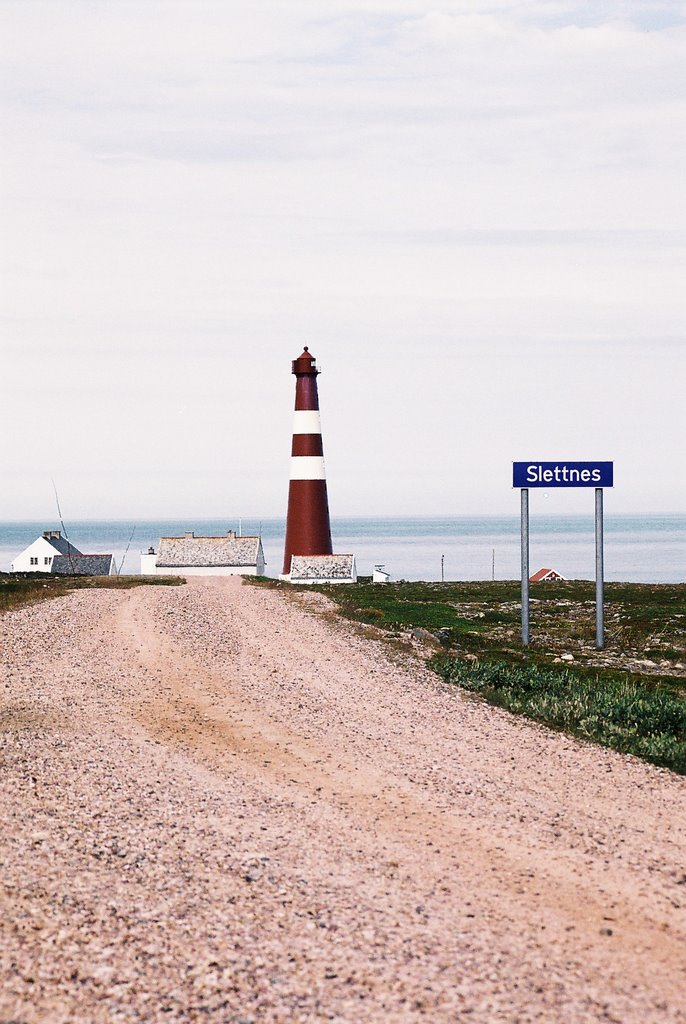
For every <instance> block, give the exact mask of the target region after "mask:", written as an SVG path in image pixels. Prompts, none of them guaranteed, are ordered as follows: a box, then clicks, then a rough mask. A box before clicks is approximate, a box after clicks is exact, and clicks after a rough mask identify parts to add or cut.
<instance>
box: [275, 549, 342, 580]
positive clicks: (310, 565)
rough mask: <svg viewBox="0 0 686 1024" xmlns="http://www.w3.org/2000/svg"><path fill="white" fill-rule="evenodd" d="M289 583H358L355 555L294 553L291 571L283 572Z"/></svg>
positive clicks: (282, 576)
mask: <svg viewBox="0 0 686 1024" xmlns="http://www.w3.org/2000/svg"><path fill="white" fill-rule="evenodd" d="M279 579H280V580H284V581H285V582H287V583H298V584H312V583H357V566H356V564H355V556H354V555H292V556H291V571H290V572H289V573H282V574H281V576H279Z"/></svg>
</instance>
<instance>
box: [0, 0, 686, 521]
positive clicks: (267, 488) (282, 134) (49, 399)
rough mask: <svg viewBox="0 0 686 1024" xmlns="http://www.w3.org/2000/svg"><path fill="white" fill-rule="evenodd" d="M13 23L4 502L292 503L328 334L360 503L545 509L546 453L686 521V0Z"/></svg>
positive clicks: (570, 499)
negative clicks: (305, 367) (295, 438)
mask: <svg viewBox="0 0 686 1024" xmlns="http://www.w3.org/2000/svg"><path fill="white" fill-rule="evenodd" d="M0 34H1V35H2V38H3V40H4V43H3V58H2V73H1V95H2V140H3V141H2V154H1V156H0V168H1V173H2V207H3V209H2V221H3V223H2V230H1V233H0V238H1V243H0V247H1V249H2V306H1V310H0V313H1V329H2V335H1V341H2V360H1V364H0V366H1V371H2V377H1V386H0V426H1V427H2V448H1V452H2V454H1V456H0V519H10V518H23V517H26V518H43V517H49V518H51V519H53V518H54V512H55V504H54V495H53V490H52V484H51V482H50V480H51V477H53V478H54V479H55V481H56V484H57V487H58V490H59V495H60V499H61V504H62V511H63V513H64V515H65V517H66V518H67V519H69V520H72V521H73V520H75V519H78V518H83V517H89V516H94V517H96V516H99V517H131V516H140V517H145V516H170V517H171V516H191V517H202V516H223V515H226V516H227V517H229V518H230V519H232V520H233V519H234V518H235V517H236V516H238V515H245V516H264V517H267V516H272V515H282V514H285V507H286V497H287V490H288V471H289V455H290V434H291V418H292V409H293V393H294V378H293V377H292V376H291V374H290V361H291V360H292V359H293V358H295V357H296V356H297V355H299V353H300V351H301V350H302V346H303V345H304V344H307V345H309V346H310V349H311V350H312V351H313V353H314V354H315V355H316V357H317V358H318V360H319V362H320V364H321V366H322V368H323V373H322V376H321V377H320V382H319V383H320V399H321V406H322V420H323V432H324V449H325V455H326V462H327V472H328V478H329V496H330V503H331V510H332V513H333V514H339V515H343V514H363V515H365V514H368V515H374V514H383V513H396V514H399V513H436V514H438V513H443V514H450V513H480V512H513V513H516V512H517V511H518V493H517V492H513V491H512V488H511V463H512V461H513V460H528V459H543V460H552V459H578V460H592V459H604V460H607V459H613V460H614V461H615V481H616V486H615V488H614V491H613V492H612V494H609V495H608V496H607V498H606V508H608V510H610V511H614V512H617V513H622V512H628V513H630V512H643V511H654V512H661V511H664V512H666V511H685V510H686V483H685V479H684V456H683V449H684V438H686V415H685V412H684V410H685V408H686V401H685V400H684V392H685V390H686V388H685V384H686V356H685V346H684V324H685V305H686V274H685V270H686V267H685V263H686V260H685V252H686V200H685V198H684V196H685V188H684V183H685V181H686V167H685V164H686V160H685V159H684V158H685V155H686V140H685V131H686V128H685V126H686V103H685V101H684V96H685V92H686V75H685V73H684V68H686V4H684V3H680V2H677V0H670V2H660V0H647V2H633V0H624V2H622V0H605V2H600V0H589V2H583V0H577V2H565V0H559V2H558V0H530V2H526V0H524V2H515V0H493V2H485V0H484V2H482V0H445V2H443V3H440V2H436V3H433V2H422V0H364V2H363V0H358V2H353V0H168V2H164V3H157V2H153V0H150V2H146V0H135V2H133V0H132V2H127V0H115V2H98V0H93V2H87V0H81V2H79V0H49V2H31V0H19V2H12V0H10V2H8V0H4V2H3V0H0ZM535 498H536V501H535V502H533V503H532V509H533V510H534V511H536V510H538V509H542V508H544V507H545V508H546V509H547V508H550V509H553V508H555V509H559V510H560V511H570V512H572V511H577V510H579V509H585V508H586V507H590V505H592V497H591V495H590V494H589V493H588V492H584V491H572V492H569V491H567V492H564V493H562V494H560V493H559V492H553V493H551V494H550V495H549V498H547V499H546V498H545V497H544V496H543V495H542V494H537V495H536V496H535ZM545 502H547V505H544V503H545ZM589 503H590V504H589Z"/></svg>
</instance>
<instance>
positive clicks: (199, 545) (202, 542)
mask: <svg viewBox="0 0 686 1024" xmlns="http://www.w3.org/2000/svg"><path fill="white" fill-rule="evenodd" d="M264 567H265V561H264V551H263V550H262V540H261V539H260V538H259V537H238V536H237V535H236V533H235V531H234V530H229V532H228V533H227V534H226V536H225V537H196V536H195V533H193V532H191V533H185V534H184V535H183V537H162V538H161V539H160V546H159V551H155V550H154V548H150V549H149V550H148V551H147V552H144V553H142V554H141V574H142V575H143V576H179V575H183V576H264Z"/></svg>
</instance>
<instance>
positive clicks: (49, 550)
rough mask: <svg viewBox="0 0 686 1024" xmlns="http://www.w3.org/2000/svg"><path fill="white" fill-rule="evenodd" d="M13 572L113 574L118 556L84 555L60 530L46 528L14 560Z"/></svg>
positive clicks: (62, 574)
mask: <svg viewBox="0 0 686 1024" xmlns="http://www.w3.org/2000/svg"><path fill="white" fill-rule="evenodd" d="M11 568H12V572H50V573H55V574H56V575H59V576H111V575H112V574H113V573H114V572H115V563H114V555H111V554H107V555H84V554H83V552H82V551H79V549H78V548H75V547H74V545H73V544H72V543H71V541H69V540H67V538H66V537H63V536H62V533H61V531H60V530H44V531H43V534H42V536H40V537H38V538H37V539H36V540H34V541H33V543H32V544H29V546H28V547H27V548H25V549H24V550H23V551H22V552H21V554H19V555H17V557H16V558H15V559H14V561H13V562H12V567H11Z"/></svg>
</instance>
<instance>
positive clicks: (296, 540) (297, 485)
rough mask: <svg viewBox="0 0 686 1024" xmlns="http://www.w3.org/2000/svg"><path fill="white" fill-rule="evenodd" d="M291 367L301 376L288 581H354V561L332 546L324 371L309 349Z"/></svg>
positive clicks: (288, 538)
mask: <svg viewBox="0 0 686 1024" xmlns="http://www.w3.org/2000/svg"><path fill="white" fill-rule="evenodd" d="M291 369H292V372H293V374H294V375H295V414H294V421H293V442H292V447H291V478H290V484H289V488H288V515H287V518H286V542H285V546H284V553H283V573H282V579H286V580H290V581H291V582H296V581H297V582H300V583H315V582H317V583H327V582H331V583H333V582H337V583H338V582H340V583H343V582H352V581H353V579H356V578H357V573H356V570H355V559H354V557H353V556H352V555H334V553H333V545H332V543H331V523H330V520H329V498H328V494H327V490H326V473H325V470H324V447H323V445H322V427H321V420H320V418H319V394H318V391H317V376H318V375H319V369H318V367H317V363H316V360H315V357H314V356H313V355H311V354H310V351H309V349H308V347H307V346H305V350H304V352H303V353H302V355H300V356H298V358H297V359H294V360H293V362H292V364H291Z"/></svg>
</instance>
